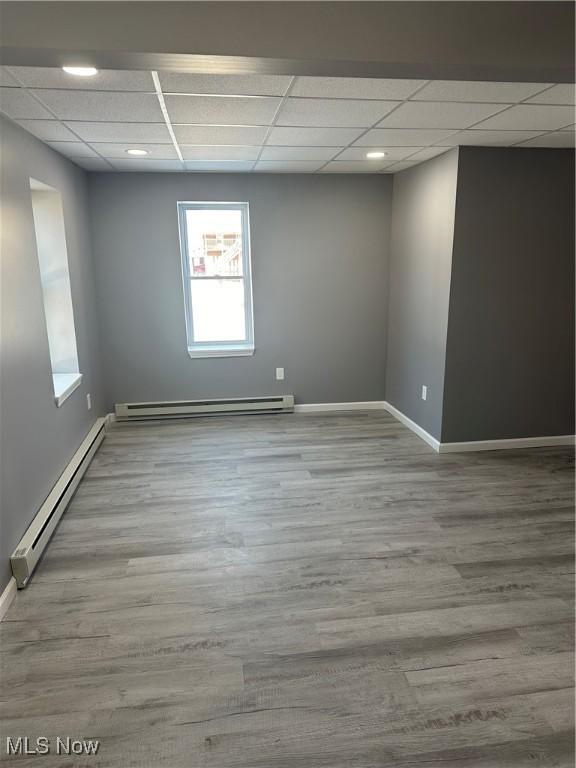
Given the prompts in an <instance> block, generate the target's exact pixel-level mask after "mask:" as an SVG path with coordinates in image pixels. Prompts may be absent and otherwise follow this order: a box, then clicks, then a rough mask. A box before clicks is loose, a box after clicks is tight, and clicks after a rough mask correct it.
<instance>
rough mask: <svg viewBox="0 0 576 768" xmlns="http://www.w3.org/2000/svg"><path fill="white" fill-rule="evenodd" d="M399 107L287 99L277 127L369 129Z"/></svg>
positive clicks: (385, 103) (390, 103) (383, 103)
mask: <svg viewBox="0 0 576 768" xmlns="http://www.w3.org/2000/svg"><path fill="white" fill-rule="evenodd" d="M398 103H399V102H397V101H375V100H372V101H369V100H366V101H359V100H357V99H287V100H286V101H285V102H284V104H283V105H282V109H281V110H280V114H279V115H278V118H277V120H276V125H301V126H337V127H338V128H356V127H358V128H369V127H370V126H371V125H374V123H375V122H377V121H378V120H379V119H380V118H382V117H384V115H387V114H388V113H389V112H390V111H391V110H392V109H394V107H396V106H398Z"/></svg>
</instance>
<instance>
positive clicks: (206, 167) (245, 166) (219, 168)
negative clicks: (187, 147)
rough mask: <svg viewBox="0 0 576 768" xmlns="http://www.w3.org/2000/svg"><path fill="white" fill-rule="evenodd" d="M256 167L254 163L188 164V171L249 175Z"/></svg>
mask: <svg viewBox="0 0 576 768" xmlns="http://www.w3.org/2000/svg"><path fill="white" fill-rule="evenodd" d="M253 167H254V161H244V162H242V161H238V162H221V163H218V162H206V163H202V162H188V163H186V170H187V171H193V172H194V173H214V172H216V173H247V172H249V171H251V170H252V168H253Z"/></svg>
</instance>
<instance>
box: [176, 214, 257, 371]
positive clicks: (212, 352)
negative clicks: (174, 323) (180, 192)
mask: <svg viewBox="0 0 576 768" xmlns="http://www.w3.org/2000/svg"><path fill="white" fill-rule="evenodd" d="M178 215H179V223H180V247H181V251H182V274H183V278H184V298H185V310H186V332H187V336H188V353H189V354H190V356H191V357H226V356H236V355H251V354H253V352H254V325H253V320H252V282H251V278H250V237H249V233H250V225H249V221H248V203H178Z"/></svg>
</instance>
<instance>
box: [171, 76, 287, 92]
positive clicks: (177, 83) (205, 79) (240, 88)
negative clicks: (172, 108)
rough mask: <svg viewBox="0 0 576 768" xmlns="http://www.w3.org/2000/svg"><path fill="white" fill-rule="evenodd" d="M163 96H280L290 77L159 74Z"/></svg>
mask: <svg viewBox="0 0 576 768" xmlns="http://www.w3.org/2000/svg"><path fill="white" fill-rule="evenodd" d="M158 75H159V77H160V85H161V86H162V91H163V92H164V93H165V94H166V93H212V94H214V93H220V94H229V95H232V96H283V95H284V93H285V92H286V89H287V88H288V86H289V85H290V81H291V80H292V77H291V76H290V75H196V74H191V73H188V72H159V73H158Z"/></svg>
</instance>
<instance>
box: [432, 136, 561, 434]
mask: <svg viewBox="0 0 576 768" xmlns="http://www.w3.org/2000/svg"><path fill="white" fill-rule="evenodd" d="M573 433H574V152H573V150H561V149H520V148H514V149H494V148H471V147H467V148H461V149H460V163H459V177H458V198H457V204H456V226H455V235H454V254H453V264H452V286H451V292H450V316H449V324H448V347H447V359H446V378H445V396H444V419H443V426H442V440H443V441H445V442H451V441H459V440H485V439H498V438H514V437H532V436H541V435H563V434H573Z"/></svg>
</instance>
